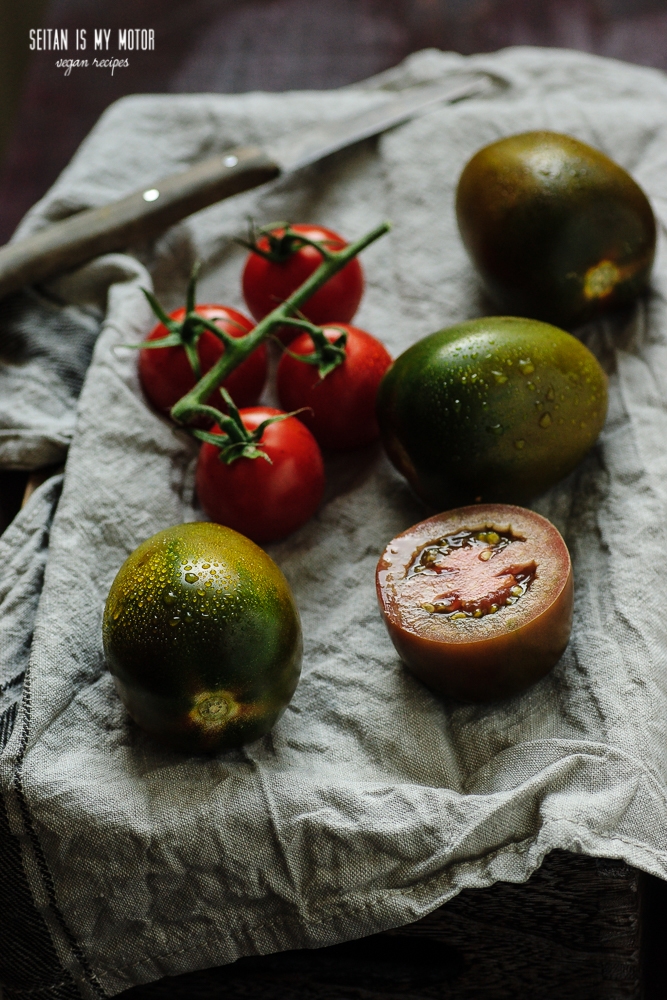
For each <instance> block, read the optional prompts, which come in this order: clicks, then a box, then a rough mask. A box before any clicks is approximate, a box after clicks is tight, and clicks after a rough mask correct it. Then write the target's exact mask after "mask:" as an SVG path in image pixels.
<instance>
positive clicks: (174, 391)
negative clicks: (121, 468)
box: [139, 304, 267, 414]
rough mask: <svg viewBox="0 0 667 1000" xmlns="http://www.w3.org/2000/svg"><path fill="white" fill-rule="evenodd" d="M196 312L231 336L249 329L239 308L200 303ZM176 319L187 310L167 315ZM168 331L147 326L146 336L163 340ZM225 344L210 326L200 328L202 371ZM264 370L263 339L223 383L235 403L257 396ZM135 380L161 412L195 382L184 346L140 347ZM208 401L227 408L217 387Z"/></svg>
mask: <svg viewBox="0 0 667 1000" xmlns="http://www.w3.org/2000/svg"><path fill="white" fill-rule="evenodd" d="M195 311H196V312H197V313H198V314H199V315H200V316H203V317H204V318H205V319H209V320H211V321H212V322H214V323H216V325H217V326H219V327H220V329H221V330H224V331H225V333H228V334H229V335H230V336H231V337H244V336H245V335H246V334H247V333H249V332H250V330H252V329H253V324H252V322H251V321H250V320H249V319H248V317H247V316H244V315H243V313H241V312H238V310H236V309H232V308H231V307H229V306H220V305H213V304H202V305H198V306H197V308H196V310H195ZM169 315H170V318H171V319H173V320H175V321H176V322H179V323H180V322H181V321H182V320H183V319H184V317H185V309H184V308H180V309H175V310H174V311H173V312H172V313H170V314H169ZM168 333H169V331H168V330H167V328H166V327H165V326H164V325H163V324H162V323H158V325H157V326H156V327H155V328H154V329H153V330H151V332H150V334H149V335H148V337H147V338H146V339H147V340H161V339H162V337H166V336H167V334H168ZM224 352H225V347H224V344H223V343H222V341H220V340H218V338H217V337H216V336H215V334H213V333H211V332H210V330H204V331H203V333H202V334H201V335H200V337H199V339H198V340H197V354H198V356H199V364H200V365H201V374H202V375H205V374H206V372H207V371H209V370H210V369H211V368H212V367H213V365H214V364H216V362H217V361H218V360H219V359H220V358H221V357H222V355H223V354H224ZM266 373H267V354H266V344H260V346H259V347H258V348H257V349H256V350H255V351H253V353H252V354H251V355H250V356H249V357H247V358H246V359H245V360H244V361H243V362H242V363H241V364H240V365H239V366H238V368H235V369H234V371H232V372H231V373H230V374H229V375H228V376H227V378H226V379H225V381H224V382H223V383H222V384H223V385H224V387H225V389H227V391H228V392H229V394H230V396H231V397H232V399H233V400H234V402H235V403H236V405H237V406H252V405H253V404H254V403H256V402H257V400H258V399H259V396H260V395H261V392H262V389H263V388H264V383H265V381H266ZM139 380H140V382H141V387H142V389H143V391H144V394H145V396H146V398H147V399H148V401H149V403H150V404H151V405H152V406H154V407H155V409H156V410H159V411H160V412H161V413H167V414H168V413H169V411H170V410H171V408H172V406H174V404H175V403H177V402H178V400H179V399H181V398H182V397H183V396H185V394H186V393H188V392H190V390H191V389H192V388H194V386H195V384H196V381H197V380H196V378H195V374H194V372H193V371H192V368H191V366H190V362H189V361H188V358H187V355H186V353H185V350H184V349H183V347H160V348H143V349H142V350H141V351H140V352H139ZM206 402H207V403H208V405H209V406H215V407H217V408H218V409H219V410H220V409H223V410H224V409H225V407H224V403H223V401H222V397H221V396H220V393H219V392H218V391H217V389H216V390H215V392H213V393H211V395H210V396H209V398H208V399H207V400H206Z"/></svg>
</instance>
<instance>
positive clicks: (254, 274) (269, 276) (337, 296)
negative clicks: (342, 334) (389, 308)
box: [242, 223, 364, 342]
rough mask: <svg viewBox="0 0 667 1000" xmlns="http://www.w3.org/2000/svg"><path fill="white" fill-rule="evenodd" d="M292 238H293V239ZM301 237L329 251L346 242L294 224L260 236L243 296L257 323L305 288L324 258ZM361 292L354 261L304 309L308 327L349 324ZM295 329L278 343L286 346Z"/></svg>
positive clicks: (361, 282) (282, 333)
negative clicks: (335, 323) (302, 241)
mask: <svg viewBox="0 0 667 1000" xmlns="http://www.w3.org/2000/svg"><path fill="white" fill-rule="evenodd" d="M292 234H294V235H292ZM299 236H301V237H305V238H306V239H308V240H314V241H316V242H321V243H324V245H325V247H326V249H327V250H334V251H335V250H342V249H343V248H344V247H346V246H347V243H346V241H345V240H344V239H343V237H342V236H339V235H338V233H335V232H334V231H333V230H331V229H326V228H325V227H324V226H316V225H307V224H305V223H297V224H295V225H290V226H289V227H288V231H287V233H286V232H285V227H276V228H274V229H271V230H270V231H268V232H262V234H261V235H260V236H259V238H258V239H257V241H256V244H255V245H256V246H257V249H258V250H259V251H262V252H263V253H264V254H266V255H267V256H262V255H261V253H255V252H254V251H251V252H250V254H249V255H248V259H247V260H246V264H245V267H244V270H243V278H242V285H243V297H244V299H245V302H246V305H247V306H248V309H249V310H250V312H251V314H252V315H253V316H254V317H255V319H256V320H260V319H263V318H264V316H266V315H267V314H268V313H270V312H271V311H272V310H273V309H275V308H276V306H279V305H280V303H281V302H284V301H285V299H287V298H288V297H289V296H290V295H291V294H292V292H294V291H296V289H297V288H298V287H299V286H300V285H302V284H303V282H304V281H305V280H306V279H307V278H309V277H310V275H311V274H312V273H313V272H314V271H316V270H317V268H318V267H319V266H320V264H321V263H322V259H323V258H322V254H321V253H320V251H319V250H318V249H317V248H316V247H313V246H310V245H308V244H303V243H301V242H300V240H299ZM363 291H364V275H363V271H362V269H361V264H360V263H359V261H358V260H357V258H356V257H355V258H354V259H353V260H351V261H350V262H349V264H346V265H345V267H344V268H343V269H342V270H341V271H338V273H337V274H334V275H333V277H331V278H329V280H328V281H327V282H326V284H324V285H323V286H322V287H321V288H320V289H319V290H318V291H317V292H315V294H314V295H312V296H311V297H310V298H309V299H308V300H307V302H306V303H305V305H303V306H302V307H301V312H302V314H303V315H304V316H305V317H306V318H307V319H309V320H310V321H311V322H312V323H317V324H318V325H321V324H322V323H330V322H338V321H340V322H341V323H348V322H349V321H350V320H351V319H352V317H353V316H354V314H355V312H356V311H357V308H358V306H359V303H360V302H361V296H362V295H363ZM293 336H294V330H293V329H290V328H289V327H282V328H281V330H280V337H281V339H283V340H285V342H287V341H288V340H289V339H290V338H291V337H293Z"/></svg>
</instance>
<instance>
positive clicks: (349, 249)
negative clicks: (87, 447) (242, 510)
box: [171, 222, 391, 424]
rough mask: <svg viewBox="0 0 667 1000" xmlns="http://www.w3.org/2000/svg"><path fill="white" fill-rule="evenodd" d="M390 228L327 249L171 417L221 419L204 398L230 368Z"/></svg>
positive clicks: (228, 345)
mask: <svg viewBox="0 0 667 1000" xmlns="http://www.w3.org/2000/svg"><path fill="white" fill-rule="evenodd" d="M390 228H391V225H390V223H388V222H383V223H381V224H380V225H379V226H376V227H375V229H372V230H371V231H370V232H369V233H367V234H366V235H365V236H362V237H361V239H358V240H356V241H355V242H354V243H350V244H349V245H348V246H346V247H343V249H342V250H337V251H333V252H332V251H328V255H327V256H326V257H325V259H324V260H323V261H322V263H321V264H320V266H319V267H318V269H317V270H316V271H314V272H313V273H312V274H311V275H310V276H309V277H308V278H307V279H306V280H305V281H304V283H303V284H302V285H301V286H300V287H299V288H297V290H296V291H295V292H292V294H291V295H290V296H289V298H287V299H285V301H284V302H281V304H280V305H279V306H277V307H276V308H275V309H274V310H273V311H272V312H270V313H269V314H268V315H267V316H265V317H264V319H262V320H260V321H259V323H258V324H257V326H256V327H254V328H253V329H252V330H251V331H250V333H247V334H246V335H245V337H239V338H234V339H232V340H231V342H229V343H226V344H225V353H224V354H223V355H222V356H221V357H220V359H219V360H218V361H217V362H216V363H215V365H213V367H212V368H211V369H209V371H208V372H206V374H205V375H204V376H202V378H200V379H199V381H198V382H197V384H196V386H195V387H194V388H193V389H191V390H190V392H188V393H186V395H185V396H183V397H182V398H181V399H179V401H178V402H177V403H176V404H175V405H174V406H173V407H172V410H171V416H172V419H173V420H175V421H176V423H179V424H187V423H188V421H191V420H193V419H196V418H197V417H200V416H208V417H210V416H211V415H212V413H216V414H217V416H216V417H215V419H216V421H218V422H219V420H220V418H222V417H224V414H219V413H217V411H216V410H215V409H214V407H211V406H205V405H204V402H203V401H204V400H205V399H207V398H208V397H209V396H210V394H211V393H212V392H213V391H214V390H215V389H217V388H218V386H219V385H220V384H221V383H222V382H223V381H224V380H225V379H226V378H227V376H228V375H229V374H230V372H232V371H233V370H234V369H235V368H237V367H238V366H239V365H240V364H241V362H242V361H244V360H245V359H246V358H247V357H248V356H249V355H250V354H252V352H253V351H254V350H255V349H256V348H257V347H259V345H260V344H261V343H262V342H263V341H265V340H266V339H267V337H268V336H269V335H270V334H271V332H272V331H273V330H274V329H275V328H276V327H277V326H280V325H281V324H282V323H284V321H285V320H286V319H289V318H290V317H291V316H292V315H293V314H294V313H295V312H297V310H298V309H299V308H300V306H302V305H303V303H304V302H306V300H307V299H309V298H310V297H311V295H314V293H315V292H316V291H317V290H318V289H319V288H321V287H322V285H324V284H326V282H327V281H328V280H329V278H331V277H333V275H334V274H337V273H338V271H341V270H342V269H343V268H344V267H345V265H346V264H347V263H349V261H351V260H352V259H353V258H354V257H356V256H357V254H358V253H360V252H361V251H362V250H365V249H366V247H367V246H370V244H371V243H374V242H375V240H377V239H379V238H380V236H384V234H385V233H388V232H389V230H390Z"/></svg>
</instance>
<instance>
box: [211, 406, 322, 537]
mask: <svg viewBox="0 0 667 1000" xmlns="http://www.w3.org/2000/svg"><path fill="white" fill-rule="evenodd" d="M230 409H231V408H230ZM281 415H282V414H281V411H280V410H276V409H273V408H272V407H268V406H254V407H250V408H248V409H244V410H241V411H240V418H241V420H242V421H243V426H244V427H245V429H246V430H247V431H250V432H253V431H257V430H258V428H259V427H260V424H262V423H263V422H264V421H266V420H268V419H270V418H272V417H278V416H281ZM221 434H222V432H221V431H220V429H219V428H218V427H215V428H214V429H213V432H212V434H210V435H209V436H208V437H209V438H210V437H218V436H219V435H221ZM257 448H258V450H259V451H260V452H263V453H264V455H266V458H264V457H262V456H261V455H260V456H259V457H256V458H249V457H245V456H242V457H239V458H234V459H233V460H232V461H230V462H229V463H228V464H227V463H226V462H225V461H224V459H222V458H221V456H220V449H219V447H218V446H217V444H212V443H210V442H209V440H206V441H205V443H204V444H202V447H201V451H200V453H199V460H198V462H197V472H196V483H197V495H198V497H199V502H200V503H201V506H202V508H203V509H204V511H205V513H206V515H207V516H208V517H210V518H211V519H212V520H213V521H217V522H218V523H219V524H224V525H226V526H227V527H229V528H234V530H235V531H239V532H240V533H241V534H242V535H246V536H247V537H248V538H251V539H252V540H253V541H254V542H272V541H276V540H277V539H279V538H284V537H285V536H286V535H289V534H291V533H292V532H293V531H296V529H297V528H299V527H301V525H302V524H305V522H306V521H307V520H308V519H309V518H310V517H312V515H313V514H314V513H315V511H316V510H317V508H318V506H319V503H320V500H321V499H322V494H323V492H324V463H323V461H322V454H321V452H320V449H319V447H318V444H317V441H316V440H315V438H314V437H313V435H312V434H311V433H310V431H309V430H308V428H307V427H304V425H303V424H302V423H301V422H300V421H299V420H297V419H296V417H293V416H287V415H284V419H281V420H278V421H276V422H274V423H270V424H269V425H268V426H267V427H265V428H264V430H263V432H262V435H261V438H260V439H259V440H258V441H257ZM267 459H268V461H267Z"/></svg>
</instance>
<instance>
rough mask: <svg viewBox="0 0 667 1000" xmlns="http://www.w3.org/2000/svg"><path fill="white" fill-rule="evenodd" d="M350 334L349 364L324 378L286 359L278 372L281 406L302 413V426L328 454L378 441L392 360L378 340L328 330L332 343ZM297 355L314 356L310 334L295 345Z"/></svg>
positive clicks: (351, 330) (339, 328)
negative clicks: (380, 395) (382, 387)
mask: <svg viewBox="0 0 667 1000" xmlns="http://www.w3.org/2000/svg"><path fill="white" fill-rule="evenodd" d="M342 330H344V331H345V332H346V333H347V342H346V345H345V352H346V356H345V360H344V361H343V362H342V364H340V365H338V367H337V368H334V370H333V371H331V372H329V374H328V375H326V376H325V377H324V378H320V376H319V374H318V371H317V368H316V367H315V366H314V365H309V364H307V363H305V362H303V361H297V360H296V359H295V358H292V357H290V355H289V354H284V355H283V356H282V358H281V359H280V363H279V365H278V372H277V389H278V397H279V399H280V405H281V406H282V407H283V408H284V409H285V410H298V409H299V408H301V407H308V409H304V410H303V412H302V413H299V420H302V421H303V422H304V424H305V425H306V426H307V427H309V428H310V430H311V431H312V432H313V434H314V435H315V437H316V438H317V440H318V441H319V443H320V444H321V445H322V447H323V448H332V449H337V450H341V451H342V450H345V449H347V448H358V447H360V446H361V445H364V444H369V443H370V442H371V441H374V440H375V439H376V438H377V437H379V434H380V429H379V427H378V424H377V420H376V419H375V397H376V396H377V390H378V386H379V384H380V381H381V379H382V376H383V375H384V373H385V372H386V370H387V368H388V367H389V365H390V364H391V355H390V354H389V352H388V351H387V349H386V348H385V347H384V345H383V344H381V343H380V341H379V340H376V339H375V337H371V335H370V333H366V332H365V331H364V330H360V329H359V328H358V327H356V326H349V324H346V323H341V324H339V325H338V326H337V327H324V335H325V337H326V338H327V340H329V341H331V342H332V343H333V342H334V341H336V340H337V339H338V338H339V337H340V335H341V331H342ZM290 350H291V351H293V352H294V353H295V354H312V353H313V351H314V345H313V341H312V340H311V338H310V336H309V334H307V333H303V334H300V335H299V336H298V337H297V338H296V340H293V341H292V343H291V344H290Z"/></svg>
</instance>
